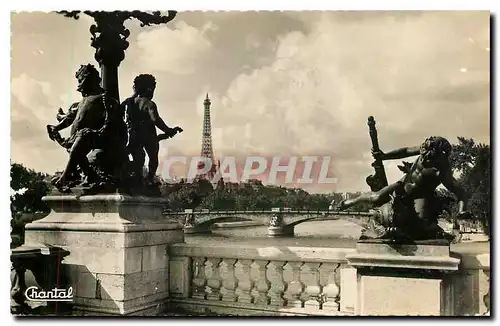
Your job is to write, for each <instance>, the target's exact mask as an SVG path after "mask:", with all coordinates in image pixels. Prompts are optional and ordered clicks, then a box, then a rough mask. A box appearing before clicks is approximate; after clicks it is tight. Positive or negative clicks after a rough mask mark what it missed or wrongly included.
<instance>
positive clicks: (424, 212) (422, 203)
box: [414, 197, 453, 240]
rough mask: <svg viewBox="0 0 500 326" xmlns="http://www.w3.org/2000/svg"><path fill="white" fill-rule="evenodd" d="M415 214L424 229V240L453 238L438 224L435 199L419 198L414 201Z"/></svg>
mask: <svg viewBox="0 0 500 326" xmlns="http://www.w3.org/2000/svg"><path fill="white" fill-rule="evenodd" d="M414 208H415V212H416V213H417V216H418V222H419V224H420V228H421V229H422V232H421V233H422V237H424V238H448V237H449V238H450V240H452V238H453V237H452V236H450V235H447V234H445V232H444V231H443V229H441V227H440V226H439V225H438V223H437V213H438V212H437V210H436V206H435V202H434V199H433V198H430V197H428V198H417V199H415V200H414Z"/></svg>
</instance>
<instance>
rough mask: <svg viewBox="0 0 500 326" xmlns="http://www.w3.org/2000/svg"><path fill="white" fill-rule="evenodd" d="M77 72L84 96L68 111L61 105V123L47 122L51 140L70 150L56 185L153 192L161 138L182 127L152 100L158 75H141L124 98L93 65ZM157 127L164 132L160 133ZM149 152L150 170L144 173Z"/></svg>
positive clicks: (98, 190) (60, 187) (100, 190)
mask: <svg viewBox="0 0 500 326" xmlns="http://www.w3.org/2000/svg"><path fill="white" fill-rule="evenodd" d="M75 77H76V79H77V81H78V88H77V90H78V92H80V93H81V94H82V98H81V100H80V101H79V102H78V103H74V104H73V105H71V107H70V108H69V110H68V112H67V113H64V112H63V111H62V110H61V109H59V112H58V114H57V120H58V124H57V125H48V126H47V132H48V134H49V137H50V139H52V140H54V141H57V142H58V143H59V144H60V145H61V146H62V147H64V148H65V149H66V150H67V151H68V153H69V159H68V162H67V164H66V167H65V169H64V171H63V172H62V174H61V175H60V176H59V177H58V178H56V179H55V180H53V182H54V185H55V186H56V188H57V189H58V190H59V191H60V192H62V193H68V192H71V188H73V187H75V186H81V187H83V188H84V189H85V193H88V194H92V193H103V192H108V193H109V192H115V191H120V192H125V193H127V192H128V193H147V190H148V189H154V188H155V187H156V186H157V185H156V184H155V181H154V176H155V174H156V170H157V168H158V151H159V142H160V141H161V140H162V139H168V138H171V137H173V136H175V135H176V134H177V133H180V132H182V129H181V128H179V127H175V128H170V127H168V126H167V125H166V124H165V122H164V121H163V119H162V118H161V117H160V116H159V114H158V109H157V106H156V104H155V103H154V102H153V100H152V99H153V96H154V91H155V88H156V80H155V78H154V76H152V75H150V74H141V75H139V76H137V77H136V78H135V79H134V84H133V91H134V92H133V95H132V96H130V97H129V98H127V99H126V100H125V101H123V103H119V102H118V101H117V100H116V99H114V98H112V97H110V96H109V95H108V94H107V93H106V91H105V90H104V89H103V88H102V87H101V86H100V84H101V78H100V76H99V72H98V71H97V69H96V68H95V67H94V66H93V65H91V64H87V65H82V66H81V67H80V69H79V70H78V71H77V72H76V74H75ZM68 127H71V129H70V136H69V137H68V138H63V137H61V135H60V133H59V131H61V130H63V129H65V128H68ZM157 127H158V128H159V129H160V130H161V131H163V134H161V135H157V133H156V128H157ZM146 154H147V155H148V159H149V169H148V171H147V175H146V176H144V175H143V166H144V162H145V155H146ZM130 157H131V158H132V159H130ZM82 179H83V180H82Z"/></svg>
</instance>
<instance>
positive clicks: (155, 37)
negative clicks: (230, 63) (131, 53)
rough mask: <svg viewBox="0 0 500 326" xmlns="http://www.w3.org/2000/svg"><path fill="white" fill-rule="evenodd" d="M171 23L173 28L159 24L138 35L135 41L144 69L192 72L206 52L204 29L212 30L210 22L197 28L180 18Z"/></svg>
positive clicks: (207, 41)
mask: <svg viewBox="0 0 500 326" xmlns="http://www.w3.org/2000/svg"><path fill="white" fill-rule="evenodd" d="M174 26H175V27H174V29H171V28H170V27H162V28H156V29H153V30H150V31H145V32H141V33H140V34H139V35H138V37H137V44H138V46H139V48H140V49H141V50H142V53H141V56H140V57H139V60H140V64H141V65H142V66H144V68H145V69H148V70H151V69H154V70H157V71H166V72H172V73H175V74H192V73H194V72H195V71H196V68H197V66H198V65H197V63H198V61H200V59H202V58H203V56H204V55H207V53H208V52H209V51H210V49H211V47H212V46H211V43H210V41H209V40H208V38H207V37H206V32H207V31H209V30H213V29H216V27H215V26H214V25H213V24H212V23H211V22H207V23H206V24H205V25H203V26H202V27H201V28H199V29H198V28H195V27H193V26H191V25H188V24H186V23H185V22H184V21H179V22H177V23H175V24H174Z"/></svg>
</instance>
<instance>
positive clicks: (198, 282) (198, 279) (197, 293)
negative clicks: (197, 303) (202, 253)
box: [193, 257, 207, 300]
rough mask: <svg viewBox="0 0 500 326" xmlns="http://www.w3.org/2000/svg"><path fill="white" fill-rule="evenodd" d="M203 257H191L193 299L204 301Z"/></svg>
mask: <svg viewBox="0 0 500 326" xmlns="http://www.w3.org/2000/svg"><path fill="white" fill-rule="evenodd" d="M205 262H206V258H205V257H193V298H196V299H203V300H205V299H206V291H205V287H206V283H207V279H206V276H205Z"/></svg>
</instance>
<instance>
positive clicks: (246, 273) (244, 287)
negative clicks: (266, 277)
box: [238, 259, 253, 303]
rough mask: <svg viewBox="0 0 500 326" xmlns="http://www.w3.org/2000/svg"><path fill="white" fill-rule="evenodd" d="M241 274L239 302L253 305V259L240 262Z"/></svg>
mask: <svg viewBox="0 0 500 326" xmlns="http://www.w3.org/2000/svg"><path fill="white" fill-rule="evenodd" d="M238 265H239V266H240V269H241V273H240V277H239V278H238V292H239V295H238V302H244V303H253V296H252V288H253V281H252V279H251V277H250V266H251V265H252V260H251V259H240V260H238Z"/></svg>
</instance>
